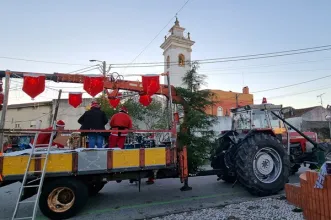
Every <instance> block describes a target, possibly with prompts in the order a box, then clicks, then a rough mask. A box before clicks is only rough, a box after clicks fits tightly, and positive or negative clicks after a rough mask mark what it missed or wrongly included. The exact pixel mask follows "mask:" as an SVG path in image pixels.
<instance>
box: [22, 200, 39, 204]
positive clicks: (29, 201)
mask: <svg viewBox="0 0 331 220" xmlns="http://www.w3.org/2000/svg"><path fill="white" fill-rule="evenodd" d="M31 202H36V200H28V201H21V202H19V203H20V204H22V203H31Z"/></svg>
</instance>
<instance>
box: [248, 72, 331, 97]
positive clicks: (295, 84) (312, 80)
mask: <svg viewBox="0 0 331 220" xmlns="http://www.w3.org/2000/svg"><path fill="white" fill-rule="evenodd" d="M329 77H331V75H327V76H323V77H319V78H315V79H311V80H307V81H303V82H299V83H294V84H290V85H286V86H280V87H275V88H271V89H265V90H260V91H256V92H252V93H259V92H267V91H272V90H277V89H284V88H288V87H292V86H297V85H302V84H305V83H310V82H314V81H317V80H320V79H325V78H329Z"/></svg>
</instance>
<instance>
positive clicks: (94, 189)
mask: <svg viewBox="0 0 331 220" xmlns="http://www.w3.org/2000/svg"><path fill="white" fill-rule="evenodd" d="M105 185H106V183H103V182H97V183H92V184H89V185H88V194H89V196H95V195H96V194H98V193H99V192H100V190H102V188H103V187H104V186H105Z"/></svg>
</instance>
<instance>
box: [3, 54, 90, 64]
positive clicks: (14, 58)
mask: <svg viewBox="0 0 331 220" xmlns="http://www.w3.org/2000/svg"><path fill="white" fill-rule="evenodd" d="M0 59H7V60H20V61H26V62H34V63H50V64H58V65H70V66H88V65H86V64H80V63H64V62H53V61H44V60H31V59H24V58H16V57H4V56H0Z"/></svg>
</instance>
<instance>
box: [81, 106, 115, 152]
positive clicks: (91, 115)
mask: <svg viewBox="0 0 331 220" xmlns="http://www.w3.org/2000/svg"><path fill="white" fill-rule="evenodd" d="M78 123H79V124H81V125H82V126H81V128H80V129H81V130H91V131H92V130H106V129H105V125H106V124H107V123H108V119H107V116H106V113H105V112H104V111H102V110H101V109H100V105H99V103H98V102H96V101H92V103H91V108H90V110H88V111H86V112H85V113H84V114H83V115H82V116H81V117H80V118H79V119H78ZM86 135H87V137H88V147H89V148H95V146H97V148H102V145H103V141H104V137H105V136H107V134H106V133H105V132H88V133H87V134H86Z"/></svg>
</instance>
